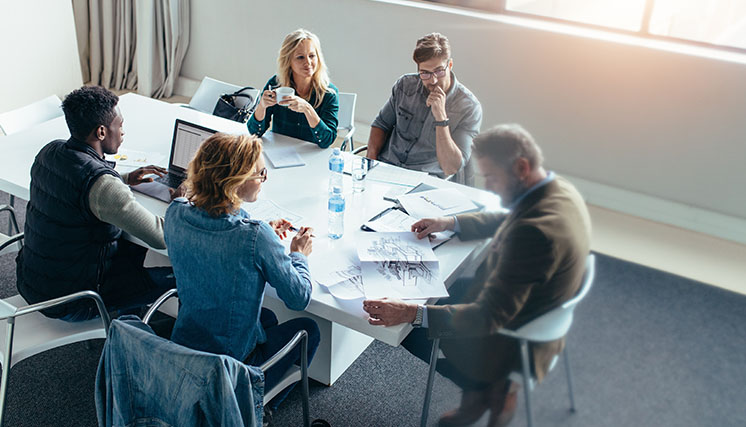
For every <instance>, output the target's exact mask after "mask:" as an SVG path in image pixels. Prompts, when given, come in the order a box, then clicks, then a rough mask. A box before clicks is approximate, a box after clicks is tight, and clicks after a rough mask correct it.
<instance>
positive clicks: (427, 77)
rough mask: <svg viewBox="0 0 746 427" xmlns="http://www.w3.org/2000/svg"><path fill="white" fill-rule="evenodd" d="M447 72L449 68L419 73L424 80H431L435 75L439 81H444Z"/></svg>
mask: <svg viewBox="0 0 746 427" xmlns="http://www.w3.org/2000/svg"><path fill="white" fill-rule="evenodd" d="M446 71H448V68H446V67H441V68H438V69H437V70H435V71H419V73H420V78H421V79H422V80H430V79H432V78H433V75H435V77H437V78H439V79H442V78H443V77H444V76H445V75H446Z"/></svg>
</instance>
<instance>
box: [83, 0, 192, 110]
mask: <svg viewBox="0 0 746 427" xmlns="http://www.w3.org/2000/svg"><path fill="white" fill-rule="evenodd" d="M72 2H73V10H74V13H75V23H76V30H77V35H78V50H79V52H80V57H81V70H82V72H83V80H85V81H87V82H90V83H91V84H96V85H101V86H104V87H107V88H110V89H117V90H137V91H138V92H139V93H141V94H143V95H146V96H152V97H154V98H163V97H169V96H172V95H173V88H174V84H175V82H176V80H177V79H178V77H179V72H180V70H181V65H182V62H183V60H184V56H185V55H186V51H187V47H188V46H189V0H72ZM138 61H139V64H138Z"/></svg>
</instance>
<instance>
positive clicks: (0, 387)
mask: <svg viewBox="0 0 746 427" xmlns="http://www.w3.org/2000/svg"><path fill="white" fill-rule="evenodd" d="M7 321H8V333H7V334H6V337H5V339H6V341H5V354H4V355H3V375H2V380H0V426H2V425H3V418H4V417H5V395H6V394H7V391H8V377H9V376H10V358H11V356H12V354H13V332H14V330H15V326H16V319H15V318H13V317H11V318H9V319H8V320H7Z"/></svg>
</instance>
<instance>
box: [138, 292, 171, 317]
mask: <svg viewBox="0 0 746 427" xmlns="http://www.w3.org/2000/svg"><path fill="white" fill-rule="evenodd" d="M176 296H178V292H177V291H176V288H174V289H169V290H167V291H166V292H165V293H164V294H163V295H161V296H160V297H158V299H157V300H155V302H154V303H153V305H151V306H150V308H149V309H148V311H147V313H145V316H143V318H142V322H143V323H145V324H146V325H147V324H148V322H150V318H151V317H153V314H155V312H156V311H157V310H158V309H159V308H160V307H161V306H162V305H163V303H165V302H166V301H168V300H169V299H170V298H172V297H176Z"/></svg>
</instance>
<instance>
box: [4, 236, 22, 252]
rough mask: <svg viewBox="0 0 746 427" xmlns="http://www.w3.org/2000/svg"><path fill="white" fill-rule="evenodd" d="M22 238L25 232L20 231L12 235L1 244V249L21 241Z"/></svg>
mask: <svg viewBox="0 0 746 427" xmlns="http://www.w3.org/2000/svg"><path fill="white" fill-rule="evenodd" d="M21 240H23V233H18V234H14V235H13V236H10V238H9V239H8V240H6V241H5V242H3V244H1V245H0V251H2V250H3V249H5V248H7V247H8V246H10V245H12V244H13V243H16V242H20V241H21Z"/></svg>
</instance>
